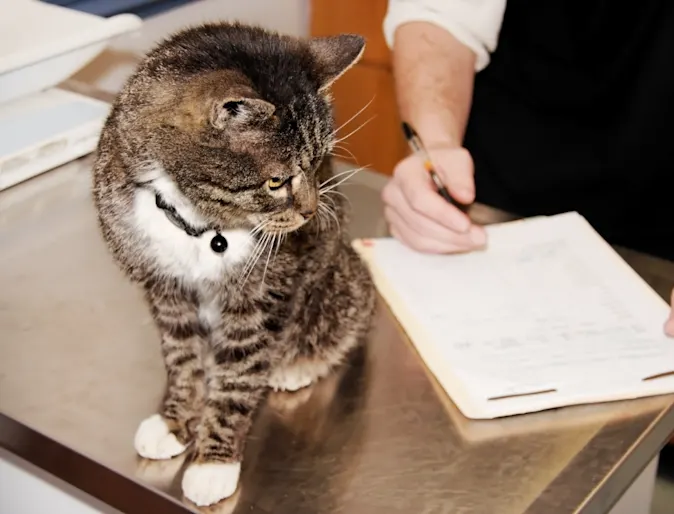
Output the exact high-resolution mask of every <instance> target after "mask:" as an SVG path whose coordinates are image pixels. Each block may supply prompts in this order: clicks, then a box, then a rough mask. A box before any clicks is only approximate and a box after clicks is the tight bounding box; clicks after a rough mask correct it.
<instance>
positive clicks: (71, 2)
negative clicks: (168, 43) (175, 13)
mask: <svg viewBox="0 0 674 514" xmlns="http://www.w3.org/2000/svg"><path fill="white" fill-rule="evenodd" d="M42 1H43V2H45V3H48V4H54V5H60V6H62V7H67V8H69V9H74V10H76V11H82V12H87V13H90V14H95V15H97V16H103V17H104V18H109V17H110V16H114V15H116V14H122V13H131V14H135V15H137V16H140V17H141V18H148V17H150V16H154V15H156V14H160V13H162V12H165V11H168V10H170V9H174V8H176V7H179V6H181V5H184V4H186V3H188V2H191V1H192V0H42Z"/></svg>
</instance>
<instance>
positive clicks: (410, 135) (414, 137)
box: [402, 121, 468, 212]
mask: <svg viewBox="0 0 674 514" xmlns="http://www.w3.org/2000/svg"><path fill="white" fill-rule="evenodd" d="M402 126H403V132H404V133H405V139H407V142H408V143H409V145H410V148H412V151H413V152H415V153H416V154H417V155H418V156H419V157H421V159H422V160H423V162H424V168H426V171H428V173H429V174H430V176H431V179H432V180H433V182H434V183H435V187H436V188H437V189H438V193H439V194H440V196H442V197H443V198H444V199H445V200H447V201H448V202H449V203H451V204H452V205H454V206H455V207H457V208H458V209H460V210H461V211H463V212H466V210H467V209H468V206H467V205H465V204H462V203H460V202H458V201H457V200H455V199H454V198H452V196H451V195H450V194H449V191H447V188H446V187H445V185H444V184H443V183H442V180H440V177H439V176H438V174H437V173H436V171H435V169H434V168H433V163H432V162H431V158H430V157H429V155H428V152H427V151H426V149H425V148H424V146H423V144H422V143H421V139H420V138H419V135H418V134H417V133H416V131H415V130H414V129H413V128H412V127H411V126H410V125H409V123H406V122H404V121H403V124H402Z"/></svg>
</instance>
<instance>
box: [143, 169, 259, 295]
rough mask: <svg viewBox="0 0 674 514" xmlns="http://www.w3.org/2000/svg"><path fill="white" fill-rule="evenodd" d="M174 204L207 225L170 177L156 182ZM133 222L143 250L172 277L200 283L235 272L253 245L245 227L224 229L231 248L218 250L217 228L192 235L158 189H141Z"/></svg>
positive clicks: (186, 216)
mask: <svg viewBox="0 0 674 514" xmlns="http://www.w3.org/2000/svg"><path fill="white" fill-rule="evenodd" d="M152 187H153V189H154V190H155V191H157V192H159V193H160V194H161V195H162V198H164V199H165V200H166V201H167V202H168V203H169V204H170V205H173V206H174V207H175V208H176V210H177V212H178V213H179V214H180V216H181V217H182V218H184V219H185V220H186V221H187V222H188V223H190V224H191V225H193V226H197V227H198V226H203V225H204V222H203V220H201V219H200V218H199V216H198V214H197V213H196V212H195V211H194V209H193V208H192V206H191V205H190V204H189V202H187V200H186V199H185V198H184V196H183V195H181V194H180V192H179V191H178V190H177V188H176V187H175V185H174V184H173V182H172V181H171V180H170V179H168V177H161V178H158V179H156V180H154V181H153V182H152ZM133 224H134V228H135V229H136V231H137V232H138V233H139V235H140V236H141V238H142V241H143V244H144V245H145V246H144V247H143V248H142V249H141V251H143V252H148V253H149V257H151V258H152V259H153V260H154V261H155V262H157V263H158V265H159V267H160V269H161V270H162V271H163V272H164V273H166V274H167V275H170V276H172V277H176V278H180V279H183V280H186V281H189V282H195V283H198V282H200V281H204V280H218V279H220V278H222V277H223V276H225V275H227V274H228V273H231V272H232V271H233V269H234V268H237V270H240V269H241V268H240V266H237V265H239V264H242V263H243V262H245V261H246V260H247V259H248V257H249V256H250V254H251V251H252V249H253V244H252V243H253V240H252V238H251V237H250V233H249V232H247V231H245V230H230V231H224V232H221V234H222V235H223V236H224V237H225V239H227V250H226V251H225V252H223V253H217V252H214V251H213V249H212V248H211V239H213V236H215V234H216V233H215V231H213V230H209V231H207V232H205V233H204V234H202V235H201V236H199V237H194V236H190V235H188V234H187V233H186V232H185V231H183V230H182V229H181V228H179V227H177V226H176V225H174V224H173V223H172V222H171V221H170V220H169V219H168V218H167V217H166V214H165V213H164V211H163V210H161V209H159V208H158V207H157V205H156V199H155V192H154V191H152V190H150V189H138V190H137V191H136V196H135V199H134V205H133Z"/></svg>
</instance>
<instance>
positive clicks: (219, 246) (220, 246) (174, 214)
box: [154, 191, 227, 253]
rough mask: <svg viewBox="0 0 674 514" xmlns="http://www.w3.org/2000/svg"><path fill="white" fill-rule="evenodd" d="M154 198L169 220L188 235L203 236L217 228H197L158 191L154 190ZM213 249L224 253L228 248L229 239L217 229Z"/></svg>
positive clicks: (212, 240)
mask: <svg viewBox="0 0 674 514" xmlns="http://www.w3.org/2000/svg"><path fill="white" fill-rule="evenodd" d="M154 199H155V204H156V205H157V208H158V209H161V210H162V211H164V214H165V215H166V217H167V218H168V220H169V221H170V222H171V223H173V224H174V225H175V226H176V227H178V228H179V229H181V230H182V231H183V232H185V233H186V234H187V235H188V236H192V237H201V236H202V235H203V234H205V233H206V232H208V231H209V230H215V229H213V228H209V227H199V228H197V227H195V226H193V225H190V224H189V223H188V222H187V221H186V220H185V218H183V217H182V216H181V215H180V214H178V210H177V209H176V208H175V206H174V205H171V204H170V203H168V202H167V201H166V200H165V199H164V198H163V197H162V195H161V194H159V192H157V191H155V192H154ZM211 250H213V251H214V252H215V253H223V252H224V251H225V250H227V239H225V236H223V235H222V234H221V233H220V232H218V231H217V230H216V231H215V235H214V236H213V239H211Z"/></svg>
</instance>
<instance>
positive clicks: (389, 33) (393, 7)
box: [383, 0, 506, 71]
mask: <svg viewBox="0 0 674 514" xmlns="http://www.w3.org/2000/svg"><path fill="white" fill-rule="evenodd" d="M505 6H506V0H388V10H387V12H386V17H385V18H384V27H383V28H384V37H385V38H386V44H387V45H388V46H389V48H391V47H392V46H393V39H394V35H395V31H396V29H397V28H398V27H399V26H400V25H402V24H404V23H407V22H410V21H426V22H429V23H433V24H435V25H437V26H439V27H441V28H443V29H445V30H447V31H448V32H450V33H451V34H452V35H453V36H454V37H455V38H456V39H458V40H459V41H460V42H461V43H463V44H464V45H466V46H467V47H468V48H470V49H471V50H472V51H473V52H475V55H476V64H475V68H476V71H480V70H482V69H483V68H485V67H486V66H487V64H489V57H490V54H491V53H492V52H493V51H494V50H496V44H497V42H498V36H499V32H500V31H501V24H502V22H503V13H504V12H505Z"/></svg>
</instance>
